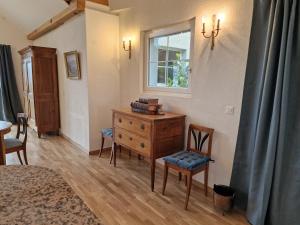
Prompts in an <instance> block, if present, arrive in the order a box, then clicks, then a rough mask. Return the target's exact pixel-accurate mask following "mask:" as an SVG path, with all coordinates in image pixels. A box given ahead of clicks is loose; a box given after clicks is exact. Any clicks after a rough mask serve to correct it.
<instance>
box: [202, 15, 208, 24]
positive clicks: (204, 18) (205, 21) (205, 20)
mask: <svg viewBox="0 0 300 225" xmlns="http://www.w3.org/2000/svg"><path fill="white" fill-rule="evenodd" d="M206 23H207V17H206V16H202V24H206Z"/></svg>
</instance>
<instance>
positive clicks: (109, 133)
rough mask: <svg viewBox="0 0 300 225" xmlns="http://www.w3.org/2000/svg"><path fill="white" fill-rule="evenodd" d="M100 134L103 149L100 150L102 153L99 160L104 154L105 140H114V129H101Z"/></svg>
mask: <svg viewBox="0 0 300 225" xmlns="http://www.w3.org/2000/svg"><path fill="white" fill-rule="evenodd" d="M100 133H101V149H100V153H99V158H100V157H101V155H102V152H103V147H104V142H105V139H109V140H113V129H112V128H104V129H101V132H100Z"/></svg>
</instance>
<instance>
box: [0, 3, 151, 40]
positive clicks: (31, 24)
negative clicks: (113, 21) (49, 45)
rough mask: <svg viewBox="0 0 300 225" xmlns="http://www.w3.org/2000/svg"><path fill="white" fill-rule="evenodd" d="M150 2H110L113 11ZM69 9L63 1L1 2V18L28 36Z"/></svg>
mask: <svg viewBox="0 0 300 225" xmlns="http://www.w3.org/2000/svg"><path fill="white" fill-rule="evenodd" d="M143 1H149V0H109V6H110V8H111V10H122V9H124V8H130V7H132V6H133V5H134V4H137V3H139V4H140V3H141V2H143ZM66 7H67V4H66V3H65V2H64V1H63V0H0V17H2V18H5V19H6V20H7V21H9V22H10V23H11V24H14V25H15V26H17V28H18V29H19V30H21V31H23V32H24V34H28V33H30V32H32V31H33V30H34V29H36V28H37V27H38V26H39V25H41V24H42V23H44V22H46V21H47V20H48V19H50V18H52V17H53V16H55V15H56V14H57V13H59V12H60V11H62V10H63V9H65V8H66Z"/></svg>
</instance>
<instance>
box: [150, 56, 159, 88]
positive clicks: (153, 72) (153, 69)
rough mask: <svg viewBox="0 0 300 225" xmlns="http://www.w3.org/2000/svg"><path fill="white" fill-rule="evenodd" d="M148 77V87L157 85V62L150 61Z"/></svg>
mask: <svg viewBox="0 0 300 225" xmlns="http://www.w3.org/2000/svg"><path fill="white" fill-rule="evenodd" d="M148 73H149V77H148V85H149V86H150V87H156V86H157V74H158V63H157V62H154V63H150V64H149V72H148Z"/></svg>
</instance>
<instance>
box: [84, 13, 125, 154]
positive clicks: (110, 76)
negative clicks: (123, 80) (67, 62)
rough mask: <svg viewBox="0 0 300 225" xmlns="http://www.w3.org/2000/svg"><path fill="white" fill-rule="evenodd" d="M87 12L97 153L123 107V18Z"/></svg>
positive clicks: (92, 135)
mask: <svg viewBox="0 0 300 225" xmlns="http://www.w3.org/2000/svg"><path fill="white" fill-rule="evenodd" d="M85 13H86V34H87V38H86V46H87V62H88V93H89V118H90V119H89V122H90V125H89V126H90V150H97V149H100V135H99V134H100V133H99V131H100V129H101V128H107V127H111V126H112V111H111V110H112V109H113V108H116V107H119V105H120V76H119V17H118V16H115V15H111V14H108V13H105V12H101V11H97V10H93V9H88V8H87V9H86V12H85ZM106 145H107V147H108V145H109V143H106Z"/></svg>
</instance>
